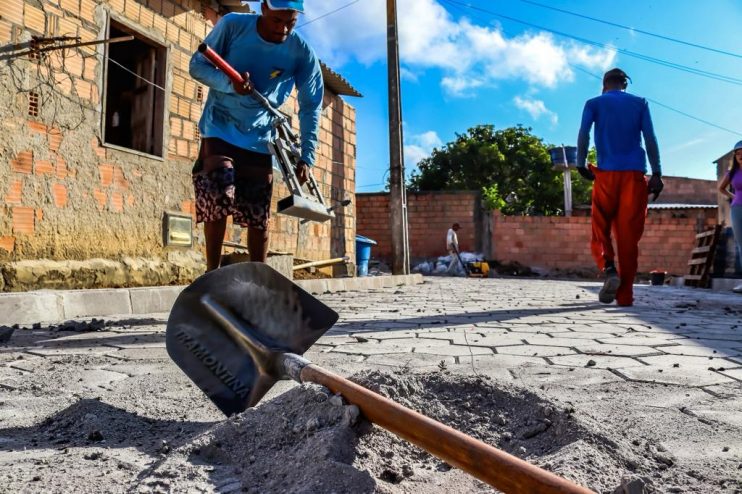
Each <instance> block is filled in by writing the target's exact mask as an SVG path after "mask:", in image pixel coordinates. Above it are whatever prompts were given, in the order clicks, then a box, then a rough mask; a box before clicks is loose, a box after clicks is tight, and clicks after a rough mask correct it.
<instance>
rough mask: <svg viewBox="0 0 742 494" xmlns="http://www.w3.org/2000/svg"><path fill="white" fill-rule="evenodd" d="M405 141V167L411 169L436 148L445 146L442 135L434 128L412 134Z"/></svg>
mask: <svg viewBox="0 0 742 494" xmlns="http://www.w3.org/2000/svg"><path fill="white" fill-rule="evenodd" d="M405 141H406V143H405V145H404V163H405V167H406V168H408V169H410V170H411V169H412V167H414V166H417V164H418V163H419V162H420V160H422V159H423V158H427V157H428V156H430V153H432V152H433V149H434V148H440V147H442V146H443V142H442V141H441V139H440V137H438V134H436V133H435V131H433V130H429V131H427V132H423V133H422V134H416V135H413V136H410V137H409V138H407V139H405Z"/></svg>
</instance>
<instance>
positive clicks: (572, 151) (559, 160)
mask: <svg viewBox="0 0 742 494" xmlns="http://www.w3.org/2000/svg"><path fill="white" fill-rule="evenodd" d="M565 154H566V155H567V162H566V163H565V162H564V155H565ZM549 156H550V157H551V164H552V165H553V166H558V167H562V168H566V167H568V166H569V167H575V166H577V148H576V147H575V146H564V147H563V148H562V147H561V146H560V147H558V148H551V149H549Z"/></svg>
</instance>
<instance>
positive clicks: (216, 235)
mask: <svg viewBox="0 0 742 494" xmlns="http://www.w3.org/2000/svg"><path fill="white" fill-rule="evenodd" d="M226 230H227V218H226V216H225V217H224V218H222V219H220V220H217V221H209V222H204V235H205V236H206V271H207V272H208V271H213V270H215V269H217V268H218V267H219V263H220V262H221V259H222V242H224V232H225V231H226Z"/></svg>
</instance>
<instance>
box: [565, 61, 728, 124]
mask: <svg viewBox="0 0 742 494" xmlns="http://www.w3.org/2000/svg"><path fill="white" fill-rule="evenodd" d="M570 67H572V68H573V69H576V70H579V71H580V72H584V73H585V74H587V75H589V76H591V77H595V78H596V79H598V80H599V81H602V80H603V78H602V77H600V76H599V75H597V74H593V73H592V72H590V71H589V70H586V69H583V68H582V67H578V66H576V65H571V64H570ZM645 99H646V100H647V101H651V102H652V103H654V104H655V105H658V106H661V107H663V108H666V109H668V110H670V111H674V112H675V113H679V114H680V115H683V116H684V117H688V118H691V119H693V120H696V121H698V122H701V123H703V124H706V125H710V126H711V127H715V128H717V129H720V130H724V131H726V132H729V133H731V134H734V135H738V136H742V132H737V131H736V130H732V129H728V128H726V127H722V126H721V125H717V124H715V123H713V122H709V121H708V120H704V119H702V118H699V117H696V116H695V115H691V114H690V113H686V112H684V111H682V110H678V109H677V108H673V107H672V106H670V105H666V104H664V103H660V102H659V101H657V100H655V99H652V98H646V97H645Z"/></svg>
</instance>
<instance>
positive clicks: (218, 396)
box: [165, 263, 338, 416]
mask: <svg viewBox="0 0 742 494" xmlns="http://www.w3.org/2000/svg"><path fill="white" fill-rule="evenodd" d="M204 295H209V296H210V297H211V298H212V299H213V300H215V301H217V302H218V303H219V304H220V305H221V306H223V307H225V308H227V309H228V310H229V311H230V312H231V313H232V314H234V315H235V316H237V317H238V319H239V320H240V322H241V325H240V328H239V329H240V331H241V332H246V333H249V335H250V337H251V338H254V339H256V340H258V341H259V342H261V343H262V344H263V345H264V346H265V347H267V348H269V349H270V351H271V353H275V355H276V357H277V358H278V357H280V355H281V353H285V352H290V353H295V354H297V355H301V354H303V353H304V352H306V351H307V350H308V349H309V347H311V346H312V345H313V344H314V342H316V341H317V340H318V339H319V338H320V337H321V336H322V335H323V334H324V333H325V332H326V331H327V330H328V329H330V328H331V327H332V326H333V324H335V322H336V321H337V319H338V315H337V313H336V312H335V311H333V310H332V309H330V308H329V307H327V306H326V305H325V304H323V303H322V302H320V301H319V300H317V299H316V298H314V297H313V296H311V295H310V294H309V293H307V292H305V291H304V290H302V289H301V288H299V286H298V285H296V284H294V283H293V282H291V281H290V280H289V279H288V278H286V277H284V276H282V275H281V274H280V273H278V272H277V271H275V270H274V269H272V268H271V267H270V266H268V265H266V264H263V263H239V264H233V265H230V266H226V267H223V268H220V269H217V270H214V271H211V272H209V273H206V274H205V275H203V276H201V277H199V278H198V279H197V280H195V281H194V282H193V283H192V284H191V285H190V286H188V287H187V288H186V289H185V290H183V292H181V294H180V295H179V296H178V298H177V300H176V301H175V304H174V305H173V308H172V310H171V311H170V317H169V318H168V322H167V330H166V337H165V341H166V346H167V351H168V354H169V355H170V358H172V359H173V361H175V363H176V364H177V365H178V367H180V368H181V370H183V372H185V374H186V375H187V376H188V377H189V378H190V379H191V380H192V381H193V382H194V383H195V384H196V385H197V386H198V387H199V388H200V389H201V390H202V391H203V392H204V393H205V394H206V395H207V396H208V397H209V399H211V401H212V402H214V404H215V405H216V406H217V407H218V408H219V409H220V410H221V411H222V412H223V413H224V414H225V415H227V416H229V415H232V414H234V413H239V412H242V411H244V410H245V409H246V408H248V407H251V406H254V405H256V404H257V403H258V402H259V401H260V399H261V398H262V397H263V396H264V395H265V393H266V392H268V390H269V389H270V388H271V386H273V384H274V383H275V382H276V380H278V379H280V378H281V377H282V376H278V375H275V374H274V373H273V372H272V369H260V368H259V366H258V365H257V363H256V362H254V361H253V359H252V357H251V356H250V353H249V352H248V351H247V349H246V346H245V344H244V342H243V341H239V339H240V337H239V336H235V335H234V332H232V333H230V332H228V331H225V329H224V327H223V326H222V325H221V323H219V322H218V321H217V320H216V319H215V318H214V317H213V316H212V315H211V313H210V312H209V311H208V310H207V308H206V307H205V306H204V305H203V304H202V302H201V300H202V297H203V296H204Z"/></svg>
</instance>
